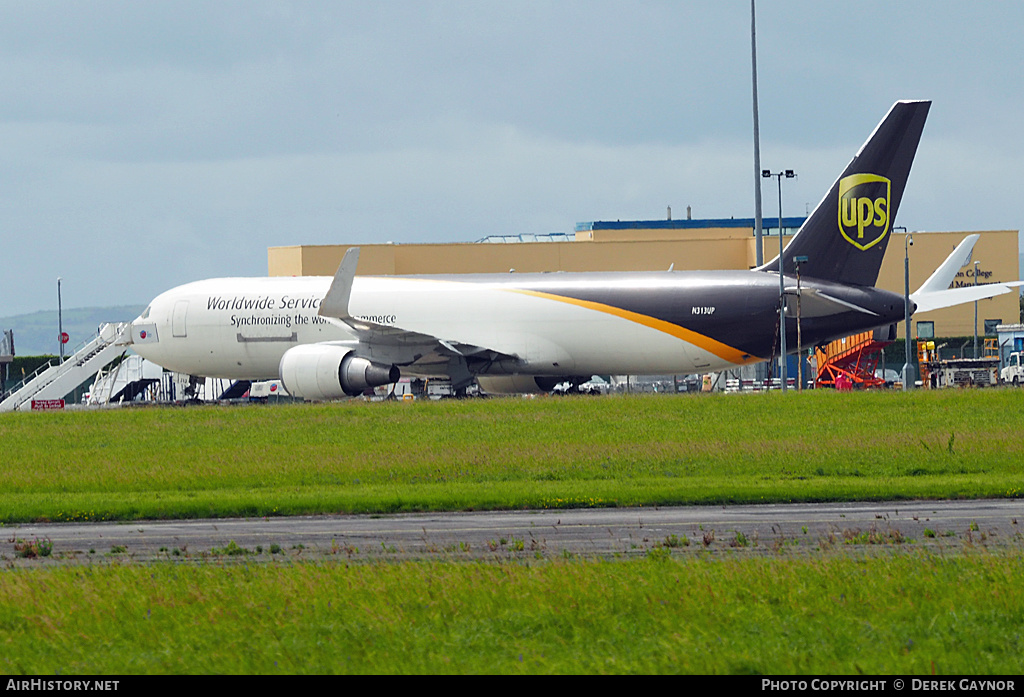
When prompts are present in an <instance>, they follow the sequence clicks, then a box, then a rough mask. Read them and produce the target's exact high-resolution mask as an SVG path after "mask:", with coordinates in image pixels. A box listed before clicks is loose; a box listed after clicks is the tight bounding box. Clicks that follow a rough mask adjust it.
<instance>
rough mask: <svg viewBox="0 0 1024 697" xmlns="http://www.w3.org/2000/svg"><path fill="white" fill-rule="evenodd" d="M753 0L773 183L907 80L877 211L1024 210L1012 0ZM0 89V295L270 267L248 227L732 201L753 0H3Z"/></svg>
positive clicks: (766, 156) (742, 178) (937, 222)
mask: <svg viewBox="0 0 1024 697" xmlns="http://www.w3.org/2000/svg"><path fill="white" fill-rule="evenodd" d="M757 10H758V16H757V30H758V39H757V46H758V76H759V93H760V114H761V160H762V165H763V166H764V167H766V168H772V169H785V168H789V169H794V170H796V172H797V173H798V175H799V178H798V179H797V180H796V181H786V182H784V184H783V196H784V203H783V205H784V213H786V214H794V215H796V214H804V213H805V212H806V211H807V210H808V208H809V207H813V206H814V205H815V204H816V203H817V202H818V201H819V200H820V198H821V197H822V196H823V195H824V193H825V192H826V191H827V189H828V187H829V186H830V185H831V183H832V182H833V180H834V179H835V177H836V176H837V175H838V174H839V172H840V171H841V169H842V168H843V167H844V166H845V165H846V163H847V162H848V161H849V159H850V158H851V157H852V155H853V154H854V152H855V151H856V149H857V147H859V145H860V144H861V143H862V142H863V141H864V140H865V139H866V137H867V136H868V134H869V133H870V132H871V130H872V129H873V128H874V127H875V125H876V124H877V123H878V121H879V120H880V119H881V117H882V116H883V115H884V114H885V112H886V111H887V110H888V109H889V107H890V106H891V105H892V103H893V102H894V101H896V100H898V99H909V98H924V99H931V100H933V102H934V103H933V105H932V110H931V114H930V116H929V122H928V125H927V126H926V128H925V133H924V138H923V140H922V143H921V147H920V150H919V153H918V157H917V161H916V162H915V165H914V170H913V172H912V174H911V178H910V183H909V185H908V187H907V192H906V196H905V198H904V200H903V204H902V207H901V209H900V211H899V216H898V219H897V220H896V221H895V222H896V224H897V225H904V226H906V227H908V228H910V229H912V230H986V229H1020V228H1021V227H1024V209H1022V206H1021V201H1022V195H1021V193H1022V177H1021V174H1020V172H1019V169H1020V163H1021V162H1022V161H1024V142H1022V136H1021V118H1022V114H1024V90H1022V77H1021V76H1022V75H1024V60H1022V59H1024V41H1022V31H1024V3H1019V2H984V3H975V2H940V1H936V0H921V1H911V2H892V1H887V2H871V1H861V2H858V3H855V4H852V5H851V4H849V3H845V4H844V3H832V2H820V1H819V0H772V1H771V2H761V3H759V5H758V8H757ZM0 90H2V98H0V241H2V246H0V316H6V315H14V314H19V313H23V312H31V311H35V310H40V309H54V308H55V307H56V279H57V277H58V276H60V277H63V279H64V281H63V298H64V304H65V306H66V307H84V306H94V305H123V304H132V303H138V304H145V303H146V302H148V301H149V299H150V298H151V297H153V296H154V295H156V294H158V293H160V292H162V291H163V290H166V289H167V288H169V287H171V286H174V285H177V284H179V283H184V282H187V281H191V280H195V279H199V278H206V277H210V276H250V275H265V274H266V272H267V247H269V246H280V245H298V244H341V243H381V242H386V241H394V242H399V243H411V242H456V241H473V240H476V239H479V238H481V237H484V236H485V235H490V234H518V233H551V232H571V231H572V230H573V229H574V226H575V224H576V223H577V222H581V221H592V220H616V219H622V220H627V219H645V220H646V219H660V218H663V217H664V216H665V214H666V206H672V210H673V215H674V217H683V216H685V210H686V206H688V205H689V206H692V209H693V216H694V217H701V218H707V217H730V216H735V217H752V216H753V212H754V203H753V200H754V181H755V178H754V174H753V145H752V104H751V84H750V4H749V2H746V1H745V0H731V1H724V0H706V1H703V0H701V1H698V0H693V1H690V2H681V1H680V0H669V1H664V2H654V1H652V2H641V1H639V0H631V1H628V2H626V1H618V2H605V1H602V0H579V1H578V2H577V1H574V0H552V1H550V2H547V1H536V2H528V1H525V0H506V1H504V2H498V1H493V2H491V1H488V0H466V1H452V2H442V1H427V0H422V1H420V0H418V1H411V0H409V1H406V0H387V1H380V2H368V1H367V0H358V1H356V2H344V1H341V0H329V1H325V2H314V1H304V2H294V3H289V2H269V1H268V2H263V1H259V0H244V1H239V2H226V1H225V2H216V1H213V0H201V1H195V2H192V1H188V0H174V1H173V2H154V1H149V0H147V1H144V2H138V1H137V0H129V1H125V2H103V1H98V0H92V1H90V2H69V1H67V0H61V1H58V2H47V1H45V0H33V2H24V1H23V0H18V1H13V2H11V1H7V0H0ZM776 200H777V194H776V190H775V189H774V187H773V186H772V185H771V184H769V185H768V186H767V187H766V188H765V203H764V206H765V208H764V214H765V216H766V217H767V216H773V215H777V213H778V211H777V203H776ZM659 264H660V262H659V261H658V260H654V265H655V266H658V265H659ZM659 268H660V267H659Z"/></svg>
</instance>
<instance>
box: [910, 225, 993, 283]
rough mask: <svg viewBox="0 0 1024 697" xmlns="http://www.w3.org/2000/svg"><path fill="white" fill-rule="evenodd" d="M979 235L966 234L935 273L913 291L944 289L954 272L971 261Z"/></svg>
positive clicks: (951, 279) (954, 274)
mask: <svg viewBox="0 0 1024 697" xmlns="http://www.w3.org/2000/svg"><path fill="white" fill-rule="evenodd" d="M980 237H981V235H968V236H967V237H965V238H964V239H963V241H962V242H961V243H960V244H958V245H957V246H956V249H954V250H953V252H952V253H951V254H950V255H949V256H948V257H946V260H945V261H944V262H942V264H941V265H940V266H939V268H937V269H935V273H933V274H932V275H931V276H929V277H928V280H927V281H925V282H924V283H923V284H921V287H920V288H918V289H917V290H916V291H914V295H917V294H918V293H933V292H935V291H937V290H946V289H947V288H949V284H950V283H952V282H953V279H954V278H956V274H957V272H958V271H960V269H961V268H963V267H964V266H965V265H966V264H969V263H970V262H971V253H972V252H973V251H974V243H975V242H977V241H978V239H979V238H980Z"/></svg>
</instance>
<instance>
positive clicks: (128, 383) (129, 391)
mask: <svg viewBox="0 0 1024 697" xmlns="http://www.w3.org/2000/svg"><path fill="white" fill-rule="evenodd" d="M163 372H164V371H163V368H161V367H160V366H158V365H157V364H156V363H153V362H151V361H147V360H146V359H144V358H143V357H142V356H138V355H131V356H126V357H125V359H124V360H123V361H120V362H118V363H117V364H114V365H111V366H110V367H109V368H107V369H103V370H100V371H99V372H98V373H96V379H95V380H94V381H93V383H92V387H90V388H89V395H88V398H87V399H86V404H89V405H90V406H98V405H104V404H120V403H123V402H132V401H135V400H136V399H138V398H139V396H140V395H143V394H144V393H146V391H147V390H148V389H149V387H150V386H151V385H156V384H158V383H159V382H160V378H161V377H162V376H163Z"/></svg>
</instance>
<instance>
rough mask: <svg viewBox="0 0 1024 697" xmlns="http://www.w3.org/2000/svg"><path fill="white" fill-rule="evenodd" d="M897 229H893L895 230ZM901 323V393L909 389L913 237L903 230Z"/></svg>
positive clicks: (905, 229)
mask: <svg viewBox="0 0 1024 697" xmlns="http://www.w3.org/2000/svg"><path fill="white" fill-rule="evenodd" d="M897 229H899V228H895V227H894V228H893V230H897ZM903 235H904V237H903V323H904V330H903V331H904V334H905V336H904V338H903V343H904V348H905V351H904V353H905V354H906V355H905V360H904V362H903V391H904V392H905V391H907V390H909V389H911V385H910V371H911V368H910V247H911V245H913V244H914V236H913V235H912V234H911V233H909V232H907V228H903Z"/></svg>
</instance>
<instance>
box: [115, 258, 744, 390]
mask: <svg viewBox="0 0 1024 697" xmlns="http://www.w3.org/2000/svg"><path fill="white" fill-rule="evenodd" d="M540 276H541V275H537V277H538V278H539V277H540ZM572 276H574V275H572V274H567V275H566V276H565V277H564V279H565V283H566V284H571V283H574V282H575V281H574V280H572V279H571V278H570V277H572ZM670 276H671V275H668V274H666V275H664V276H662V277H654V276H652V277H651V278H652V280H651V281H645V280H644V279H643V278H640V279H638V278H637V277H635V276H629V275H625V274H623V275H615V274H608V275H607V276H606V277H605V278H603V279H602V283H603V284H612V285H613V286H614V284H615V283H618V282H621V283H628V284H630V285H629V291H630V292H633V293H637V292H639V293H642V292H644V284H645V283H650V284H651V285H652V288H651V290H652V291H653V290H655V289H654V287H653V286H654V285H657V284H660V283H662V280H661V278H669V277H670ZM758 276H761V277H763V276H764V275H763V274H758ZM521 278H523V277H522V276H518V275H515V274H509V275H508V276H505V275H495V276H493V277H491V279H492V280H487V279H483V280H482V279H480V278H476V279H474V281H473V282H464V281H460V280H458V279H457V278H456V277H357V278H355V280H354V283H353V288H352V294H351V301H350V305H349V309H350V313H351V315H352V317H353V318H355V319H357V320H365V321H366V322H369V323H372V324H373V325H375V326H376V327H378V328H381V329H382V330H384V331H386V329H387V328H388V327H395V328H396V331H397V330H398V329H400V330H401V331H402V332H407V333H409V332H411V333H418V334H422V335H424V336H427V337H434V338H436V339H437V340H440V341H441V342H446V343H447V342H450V344H451V345H456V344H457V345H459V346H473V347H485V348H487V349H491V350H494V351H498V352H501V353H502V354H504V355H505V356H510V357H514V361H512V362H509V361H508V360H506V361H504V362H501V363H495V364H494V365H492V366H490V367H489V368H488V370H487V372H488V373H490V374H509V373H522V374H532V375H570V374H573V375H575V374H578V375H588V376H589V375H591V374H609V373H631V374H657V373H692V372H701V371H709V370H720V369H723V368H726V367H730V366H735V365H737V364H743V363H749V362H752V361H755V360H758V359H757V358H755V357H753V356H750V355H746V354H742V353H741V352H740V351H737V350H735V349H733V348H731V347H729V346H726V345H723V344H720V343H718V342H716V341H713V340H710V339H708V338H707V337H705V336H701V335H700V334H696V333H693V332H688V331H687V330H684V329H682V328H680V327H678V326H675V325H672V324H669V323H666V322H662V321H660V320H657V319H654V318H651V317H648V316H646V315H642V314H638V313H635V312H630V311H626V310H620V309H619V308H614V307H608V306H606V305H603V304H600V303H596V302H590V301H586V300H575V299H572V298H566V297H562V296H556V295H553V294H551V293H548V292H539V291H534V290H531V289H530V287H529V283H527V284H524V283H522V282H519V281H520V279H521ZM678 278H681V276H679V277H678ZM619 279H621V281H620V280H619ZM512 280H515V281H517V282H514V283H513V282H511V281H512ZM561 280H562V279H561V277H560V275H559V274H546V275H543V281H544V283H543V286H544V288H545V289H551V288H552V287H555V288H557V287H558V284H559V282H560V281H561ZM331 281H332V279H331V278H329V277H290V278H286V277H271V278H222V279H211V280H206V281H198V282H195V283H190V284H187V285H183V286H179V287H177V288H174V289H172V290H170V291H167V292H166V293H163V294H161V295H160V296H158V297H157V298H155V299H154V300H153V302H152V303H151V305H150V307H149V308H148V309H147V311H146V313H144V314H143V315H142V316H141V317H140V318H138V319H137V320H136V321H135V322H134V323H133V332H132V335H133V336H132V338H133V342H134V348H135V350H136V352H138V353H139V354H141V355H142V356H144V357H145V358H148V359H149V360H152V361H153V362H155V363H157V364H159V365H162V366H163V367H165V368H167V369H169V370H175V371H179V372H184V373H189V374H191V375H201V376H206V377H222V378H233V379H249V380H260V379H271V378H277V377H279V375H278V370H279V364H280V361H281V357H282V356H283V355H284V353H285V351H287V350H288V349H290V348H292V347H295V346H298V345H302V344H314V343H332V342H347V343H353V344H354V343H357V342H358V341H359V337H358V336H357V333H356V332H354V331H353V330H352V329H351V328H350V327H349V326H348V325H346V324H345V323H344V322H342V321H340V320H337V319H333V318H330V317H321V316H320V315H319V314H318V310H319V306H320V302H321V299H322V298H323V297H324V295H325V294H326V293H327V290H328V288H329V287H330V285H331ZM724 310H725V308H724V307H723V308H720V309H719V311H720V313H721V315H722V319H723V320H725V319H726V317H725V315H726V312H724ZM714 311H715V308H713V307H706V306H701V307H699V308H693V309H692V312H694V313H698V312H701V313H706V312H714ZM686 312H687V313H688V314H689V313H690V312H691V308H689V307H687V308H686ZM702 319H704V318H702ZM412 343H415V342H412ZM360 348H361V352H362V353H364V354H368V356H369V357H372V358H374V359H379V360H382V361H387V362H393V363H397V364H399V365H402V366H403V367H402V372H403V373H404V374H412V375H416V374H420V375H436V374H438V372H437V364H436V362H435V363H434V364H433V365H431V364H427V365H423V364H422V363H412V362H411V361H409V360H405V361H403V360H402V357H403V356H406V355H408V356H409V357H411V356H414V355H416V352H415V350H414V349H409V350H408V351H406V352H405V353H403V351H402V349H401V348H400V347H396V346H394V345H386V346H384V347H383V348H382V347H381V346H379V345H376V344H366V343H364V344H360Z"/></svg>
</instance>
